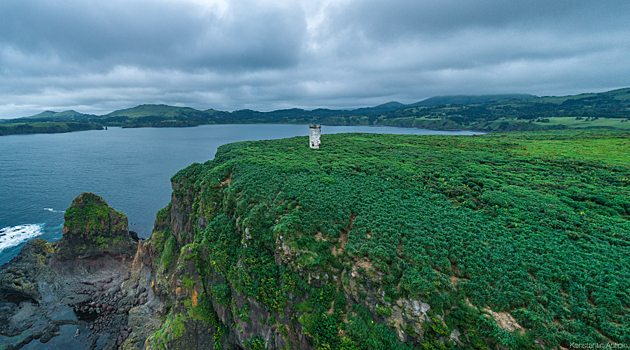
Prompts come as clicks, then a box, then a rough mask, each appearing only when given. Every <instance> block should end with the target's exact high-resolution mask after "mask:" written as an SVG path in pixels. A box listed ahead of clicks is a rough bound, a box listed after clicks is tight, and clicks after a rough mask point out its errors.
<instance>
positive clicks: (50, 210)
mask: <svg viewBox="0 0 630 350" xmlns="http://www.w3.org/2000/svg"><path fill="white" fill-rule="evenodd" d="M44 210H48V211H49V212H51V213H65V211H64V210H55V209H53V208H44Z"/></svg>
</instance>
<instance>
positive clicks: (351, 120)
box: [0, 88, 630, 132]
mask: <svg viewBox="0 0 630 350" xmlns="http://www.w3.org/2000/svg"><path fill="white" fill-rule="evenodd" d="M52 121H54V122H81V123H88V124H94V125H98V126H100V125H102V126H121V127H124V128H140V127H188V126H197V125H208V124H264V123H275V124H307V123H317V124H325V125H383V126H398V127H415V128H425V129H436V130H480V131H517V130H518V131H528V130H552V129H565V128H614V129H629V130H630V88H624V89H617V90H612V91H607V92H601V93H586V94H579V95H571V96H546V97H537V96H534V95H528V94H501V95H478V96H477V95H457V96H436V97H431V98H428V99H426V100H423V101H420V102H417V103H413V104H408V105H405V104H403V103H400V102H396V101H391V102H387V103H384V104H380V105H378V106H374V107H365V108H357V109H354V110H333V109H326V108H318V109H314V110H304V109H300V108H291V109H281V110H276V111H271V112H259V111H254V110H250V109H243V110H238V111H233V112H227V111H217V110H214V109H208V110H204V111H200V110H197V109H194V108H190V107H176V106H168V105H164V104H157V105H156V104H145V105H140V106H136V107H133V108H127V109H121V110H117V111H114V112H111V113H108V114H105V115H101V116H95V115H89V114H82V113H79V112H76V111H65V112H53V111H45V112H42V113H39V114H37V115H34V116H30V117H25V118H18V119H12V120H0V124H3V125H6V124H9V123H34V122H52ZM59 129H60V130H64V128H59ZM11 130H13V129H11ZM16 130H17V129H16ZM24 130H38V129H37V128H33V129H24ZM47 130H52V129H51V128H49V127H48V128H47ZM7 132H11V131H7Z"/></svg>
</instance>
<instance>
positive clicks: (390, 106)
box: [349, 101, 408, 115]
mask: <svg viewBox="0 0 630 350" xmlns="http://www.w3.org/2000/svg"><path fill="white" fill-rule="evenodd" d="M406 107H408V105H405V104H402V103H400V102H397V101H391V102H387V103H383V104H381V105H378V106H375V107H366V108H357V109H353V110H351V111H349V114H355V115H357V114H372V113H383V112H389V111H395V110H397V109H401V108H406Z"/></svg>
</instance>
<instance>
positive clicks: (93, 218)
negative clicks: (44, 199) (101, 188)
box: [55, 193, 137, 260]
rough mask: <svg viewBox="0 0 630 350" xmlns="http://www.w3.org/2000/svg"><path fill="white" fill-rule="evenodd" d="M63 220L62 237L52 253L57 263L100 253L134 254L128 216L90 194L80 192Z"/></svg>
mask: <svg viewBox="0 0 630 350" xmlns="http://www.w3.org/2000/svg"><path fill="white" fill-rule="evenodd" d="M64 219H65V221H64V225H63V238H62V239H61V240H59V242H58V243H57V248H56V251H55V255H56V257H57V258H58V259H60V260H71V259H75V258H85V257H89V256H93V255H99V254H103V253H110V254H124V255H126V256H132V255H133V254H135V251H136V247H137V243H136V242H135V241H134V240H133V239H132V237H131V235H130V233H129V225H128V221H127V215H125V214H123V213H121V212H119V211H117V210H115V209H113V208H112V207H110V206H108V205H107V203H106V202H105V200H104V199H103V198H101V197H99V196H97V195H95V194H93V193H82V194H80V195H79V196H77V197H76V198H75V199H74V200H72V204H71V205H70V207H69V208H68V209H67V210H66V212H65V214H64Z"/></svg>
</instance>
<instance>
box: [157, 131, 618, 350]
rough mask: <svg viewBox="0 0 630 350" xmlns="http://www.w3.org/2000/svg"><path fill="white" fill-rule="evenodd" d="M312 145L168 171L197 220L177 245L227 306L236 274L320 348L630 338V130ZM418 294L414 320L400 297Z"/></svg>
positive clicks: (271, 147) (291, 144)
mask: <svg viewBox="0 0 630 350" xmlns="http://www.w3.org/2000/svg"><path fill="white" fill-rule="evenodd" d="M322 145H323V146H322V149H320V150H318V151H315V150H311V149H309V148H308V146H307V142H306V140H305V138H303V137H296V138H291V139H285V140H274V141H259V142H241V143H234V144H229V145H225V146H222V147H221V148H220V149H219V150H218V152H217V154H216V158H215V159H214V160H212V161H209V162H206V163H205V164H193V165H191V166H190V167H188V168H186V169H184V170H182V171H180V172H179V173H177V174H176V175H175V176H174V177H173V178H172V181H173V183H174V184H175V186H174V188H175V190H174V193H173V194H174V197H173V200H174V201H176V202H177V203H179V204H178V205H179V206H181V205H184V204H183V203H187V204H186V205H187V206H188V207H189V208H190V210H191V211H190V212H191V214H190V220H191V221H192V222H193V225H191V227H192V228H191V231H190V232H183V233H181V235H182V236H183V235H185V234H186V235H188V236H187V237H188V238H187V240H188V241H187V242H186V241H185V242H180V244H181V245H184V244H190V243H192V245H191V247H192V249H193V250H194V251H196V252H198V253H197V254H196V259H197V262H196V265H197V267H198V268H199V273H200V276H201V278H200V280H203V281H206V280H208V278H209V276H213V277H212V279H214V280H216V281H217V282H218V283H217V284H216V286H214V287H207V291H206V293H208V295H210V296H212V297H216V298H218V299H219V300H218V303H219V304H220V305H230V304H232V303H234V298H235V297H236V296H235V295H232V293H231V289H230V287H231V288H232V290H234V291H235V292H236V293H237V294H238V295H239V296H241V297H248V298H250V299H251V300H254V301H256V302H257V303H258V304H259V305H261V306H262V307H263V308H265V309H266V310H267V311H268V312H269V313H270V314H271V315H274V317H276V318H277V320H278V321H279V322H280V320H284V321H282V322H288V323H287V324H289V323H290V327H291V329H295V327H296V325H300V326H301V327H302V328H301V329H302V332H303V333H304V334H306V335H307V336H308V337H309V338H310V339H311V340H312V343H313V344H314V345H315V347H316V348H318V349H394V348H396V349H446V348H460V349H463V348H465V349H486V348H494V347H495V346H496V345H500V346H502V347H504V348H509V349H530V348H536V346H535V345H534V344H535V341H536V340H539V341H540V342H542V344H545V346H546V348H557V347H558V346H564V347H566V348H568V347H569V346H570V344H571V343H582V344H584V343H607V342H614V343H626V344H627V343H629V342H630V294H629V293H628V291H629V290H630V279H629V278H628V276H630V260H628V259H627V257H628V255H629V253H630V222H629V219H630V167H629V166H628V164H630V153H629V152H628V147H630V146H628V145H630V133H628V132H622V131H597V132H596V131H588V132H587V131H583V130H572V131H553V132H525V133H510V134H500V133H493V134H487V135H484V136H466V137H463V136H460V137H453V136H410V135H375V134H338V135H323V136H322ZM226 179H229V181H227V180H226ZM173 207H175V205H173ZM171 212H172V208H171V207H169V209H168V213H165V212H164V211H161V212H160V213H158V219H157V220H156V227H157V228H159V230H158V231H156V233H155V234H154V237H153V238H152V239H151V243H152V244H153V245H154V246H156V249H157V250H158V252H161V251H164V252H165V253H163V255H162V262H163V263H164V262H166V261H164V260H167V261H170V260H171V259H172V258H171V257H170V256H169V254H177V252H178V249H177V247H169V248H168V249H166V248H163V247H164V246H167V247H168V246H169V245H171V244H177V243H178V242H177V241H174V240H171V238H172V237H173V236H172V234H171V233H170V231H168V232H167V229H168V224H167V220H166V219H167V218H168V217H169V215H171V214H169V213H171ZM199 218H203V223H204V224H203V225H200V224H198V223H197V220H198V219H199ZM164 232H167V233H166V234H165V233H164ZM165 241H166V242H167V243H166V244H165V243H164V242H165ZM158 246H159V247H158ZM169 252H170V253H169ZM165 256H167V257H168V258H165ZM175 257H176V256H175ZM413 303H415V304H413ZM418 303H426V304H428V305H429V306H430V308H429V309H427V310H426V313H425V316H422V315H420V316H413V315H412V314H413V312H412V311H413V309H414V308H413V307H411V308H410V307H409V306H406V305H411V304H413V305H419V304H418ZM232 305H234V304H232ZM246 309H247V310H246ZM248 309H249V308H248V307H243V308H240V309H238V308H237V312H238V314H239V316H238V317H239V318H241V319H244V318H245V317H244V314H246V313H248V312H249V310H248ZM416 312H417V311H416ZM495 315H500V316H501V315H502V317H505V318H508V319H513V320H514V323H517V326H518V327H515V328H512V329H510V328H509V327H507V326H506V325H505V324H504V323H501V322H500V321H499V320H498V319H495V318H496V317H497V316H495ZM251 319H252V320H253V319H254V317H251ZM521 326H522V328H520V327H521ZM455 329H457V330H458V331H459V333H460V334H461V336H460V337H459V340H457V341H455V340H453V339H451V335H452V334H454V330H455ZM276 336H280V333H278V334H276ZM401 339H404V340H405V342H404V343H403V342H401ZM458 342H462V343H461V344H460V343H458ZM259 343H260V339H259V338H257V337H253V338H250V340H249V343H248V346H249V347H251V348H256V347H257V346H258V345H259Z"/></svg>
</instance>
